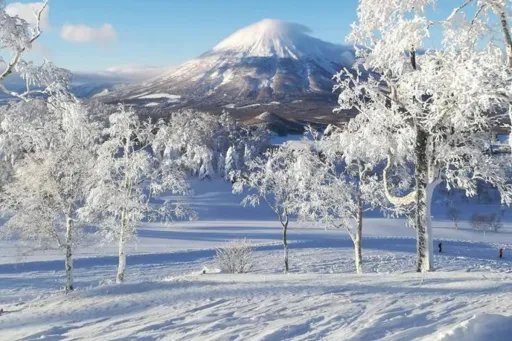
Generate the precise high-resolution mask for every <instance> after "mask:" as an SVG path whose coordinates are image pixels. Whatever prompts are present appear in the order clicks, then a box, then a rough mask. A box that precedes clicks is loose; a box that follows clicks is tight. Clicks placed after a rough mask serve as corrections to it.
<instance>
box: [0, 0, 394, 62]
mask: <svg viewBox="0 0 512 341" xmlns="http://www.w3.org/2000/svg"><path fill="white" fill-rule="evenodd" d="M383 1H384V0H383ZM12 2H13V1H8V2H7V3H8V4H10V3H12ZM21 2H23V3H29V2H31V1H26V0H23V1H21ZM356 10H357V0H315V1H312V0H307V1H306V0H274V1H271V0H250V1H246V0H180V1H178V0H87V1H80V0H50V10H49V25H50V28H49V29H47V30H46V31H45V33H44V36H43V37H42V39H41V41H40V42H41V45H42V48H41V49H40V51H42V52H40V53H41V54H43V55H44V56H45V57H48V58H49V59H50V60H52V61H54V62H55V63H56V64H57V65H59V66H61V67H65V68H68V69H71V70H75V71H92V70H104V69H106V68H108V67H111V66H117V65H124V64H137V65H158V66H172V65H177V64H179V63H181V62H183V61H186V60H188V59H191V58H193V57H196V56H198V55H200V54H201V53H203V52H205V51H206V50H208V49H209V48H211V47H213V46H214V45H215V44H216V43H217V42H219V41H220V40H222V39H223V38H225V37H226V36H228V35H229V34H231V33H233V32H234V31H236V30H237V29H239V28H242V27H244V26H247V25H249V24H251V23H254V22H257V21H259V20H261V19H264V18H274V19H281V20H286V21H291V22H296V23H300V24H303V25H306V26H308V27H309V28H311V29H312V31H313V35H315V36H316V37H319V38H321V39H323V40H327V41H330V42H334V43H344V42H345V36H346V35H347V33H348V32H349V30H350V24H351V23H352V22H354V21H355V20H356ZM105 24H109V25H111V26H112V29H113V30H114V31H115V34H116V37H115V39H113V38H112V37H110V39H106V40H92V41H88V42H73V41H66V40H64V39H63V38H62V36H61V30H62V27H63V26H64V25H87V26H89V27H92V28H99V27H102V26H103V25H105Z"/></svg>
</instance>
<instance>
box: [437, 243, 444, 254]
mask: <svg viewBox="0 0 512 341" xmlns="http://www.w3.org/2000/svg"><path fill="white" fill-rule="evenodd" d="M438 247H439V253H442V252H443V243H439V245H438Z"/></svg>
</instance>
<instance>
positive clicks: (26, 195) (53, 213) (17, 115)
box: [0, 95, 100, 292]
mask: <svg viewBox="0 0 512 341" xmlns="http://www.w3.org/2000/svg"><path fill="white" fill-rule="evenodd" d="M45 104H46V106H45ZM2 116H3V117H2V125H1V126H2V130H1V134H0V135H1V142H2V143H1V145H2V146H3V147H4V148H3V150H2V153H3V155H5V156H6V157H8V158H9V159H10V160H12V161H13V163H12V167H13V171H14V174H13V178H12V179H11V180H12V181H11V182H9V183H7V184H6V185H4V186H3V190H2V200H1V208H2V211H3V212H4V213H6V214H7V215H8V217H9V219H8V221H7V222H6V223H5V225H4V227H3V229H2V233H3V234H5V235H7V236H19V237H20V238H22V239H23V240H25V241H28V245H29V246H30V247H32V248H38V247H42V248H54V247H58V248H60V249H62V250H63V251H64V252H65V271H66V285H65V289H66V292H69V291H71V290H73V248H74V246H75V245H76V243H77V242H78V241H79V240H80V236H81V226H82V223H83V222H82V221H81V220H80V219H79V217H78V214H77V213H78V210H79V209H80V208H81V207H82V205H83V203H84V201H85V199H86V198H87V196H88V194H89V190H90V188H91V183H90V174H91V172H92V170H93V169H94V167H95V164H96V163H95V160H96V153H95V151H96V147H97V144H98V139H99V137H100V134H99V133H100V129H99V126H98V124H97V123H96V122H94V121H92V120H91V112H90V110H89V108H88V107H87V106H86V105H84V104H83V103H80V102H78V101H77V100H76V99H74V98H73V97H72V96H63V95H59V96H54V97H52V98H50V99H49V102H46V101H32V102H29V103H25V102H19V103H13V104H11V107H6V108H4V109H3V110H2ZM21 122H22V124H18V123H21Z"/></svg>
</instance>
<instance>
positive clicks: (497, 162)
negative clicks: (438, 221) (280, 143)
mask: <svg viewBox="0 0 512 341" xmlns="http://www.w3.org/2000/svg"><path fill="white" fill-rule="evenodd" d="M437 2H438V1H437V0H406V1H398V0H392V1H379V0H364V1H361V2H360V3H359V8H358V22H357V23H355V24H354V25H353V27H352V32H351V34H350V35H349V37H348V39H349V40H351V41H353V42H354V43H355V48H356V50H357V54H358V56H359V58H360V59H359V62H358V63H356V66H355V68H356V70H357V73H355V74H354V73H353V72H349V71H348V70H343V71H341V72H340V73H339V74H338V75H337V82H338V84H337V88H338V89H339V90H341V94H340V96H339V108H338V109H339V110H340V111H342V110H352V109H354V108H355V109H356V110H357V112H358V116H357V117H356V118H354V119H352V120H351V121H350V122H349V124H348V126H347V129H346V132H347V133H346V134H344V135H342V138H345V139H346V142H347V143H346V144H347V145H349V146H350V147H349V148H347V150H346V151H345V152H344V155H345V157H346V159H349V160H357V159H358V153H360V152H361V151H363V150H369V151H370V154H369V155H370V156H371V157H372V158H374V161H373V162H374V164H376V163H377V162H378V161H379V160H386V162H387V166H386V167H385V169H384V172H383V173H384V184H385V189H386V194H387V199H388V200H389V201H390V202H391V203H393V204H394V205H397V206H402V205H408V204H412V205H414V209H415V214H414V216H415V218H414V227H415V228H416V231H417V244H418V245H417V248H418V263H417V270H418V271H428V270H431V269H432V266H433V259H432V257H433V245H432V243H433V241H432V224H431V214H430V209H431V201H432V194H433V192H434V190H435V188H436V187H437V186H438V185H439V184H440V183H444V184H445V185H446V186H447V187H448V188H452V187H455V188H461V189H464V190H465V191H466V194H467V195H468V196H472V195H474V194H476V188H477V183H478V182H479V181H483V182H488V183H490V184H491V185H493V186H495V187H496V188H497V189H498V190H499V191H500V193H501V195H502V197H501V198H502V201H503V203H507V204H509V203H510V202H511V201H512V196H511V189H512V188H511V185H510V183H509V179H508V176H507V168H508V167H509V166H510V159H509V158H507V157H498V156H494V155H492V154H491V153H490V152H489V151H490V146H489V139H488V136H489V133H490V131H492V130H493V129H495V128H496V127H498V126H500V125H503V124H504V123H503V118H504V117H506V116H507V114H506V113H507V111H508V112H510V109H509V105H510V102H511V84H512V83H511V79H512V78H511V72H510V67H509V65H507V63H508V62H507V55H506V54H507V53H509V55H510V51H511V50H510V48H508V42H507V41H509V39H508V38H507V37H508V36H509V32H510V31H509V28H508V23H507V21H508V13H509V9H507V8H506V6H509V2H506V1H505V0H474V1H472V0H468V1H464V2H461V3H460V6H458V7H456V8H454V11H453V12H452V14H451V15H450V16H449V17H448V18H446V19H445V20H434V19H433V18H432V17H431V15H432V13H433V12H434V8H435V5H436V4H437ZM500 9H502V10H503V11H502V12H499V11H500ZM496 10H498V12H499V13H501V14H500V15H499V18H500V20H496V13H498V12H496ZM497 28H500V32H504V37H505V42H506V44H505V45H504V44H503V40H501V41H498V40H496V39H495V36H496V35H495V34H492V33H493V32H494V31H495V30H496V29H497ZM501 28H503V31H502V30H501ZM432 30H438V31H440V32H441V33H442V37H443V39H442V41H441V42H440V43H439V47H438V48H430V49H429V47H430V46H431V44H430V40H429V37H430V32H431V31H432ZM504 46H507V48H506V49H505V48H504ZM505 50H506V51H505ZM417 51H422V52H421V53H418V52H417ZM508 59H510V57H509V58H508ZM407 163H412V164H414V166H415V167H414V180H415V188H414V190H412V191H411V192H410V193H408V194H406V195H399V196H397V195H393V193H392V190H393V189H392V186H391V185H390V184H389V181H388V180H389V179H388V173H389V172H390V171H391V170H392V168H393V167H394V166H397V165H400V166H403V165H405V164H407Z"/></svg>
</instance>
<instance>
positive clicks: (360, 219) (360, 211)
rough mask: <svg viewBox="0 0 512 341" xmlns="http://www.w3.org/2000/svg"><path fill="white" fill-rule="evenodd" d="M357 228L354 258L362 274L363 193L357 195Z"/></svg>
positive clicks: (358, 272) (358, 271)
mask: <svg viewBox="0 0 512 341" xmlns="http://www.w3.org/2000/svg"><path fill="white" fill-rule="evenodd" d="M357 206H358V211H357V228H356V235H355V238H354V239H353V242H354V260H355V264H356V273H357V274H358V275H361V274H362V273H363V254H362V242H363V200H362V197H361V193H359V195H358V196H357Z"/></svg>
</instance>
